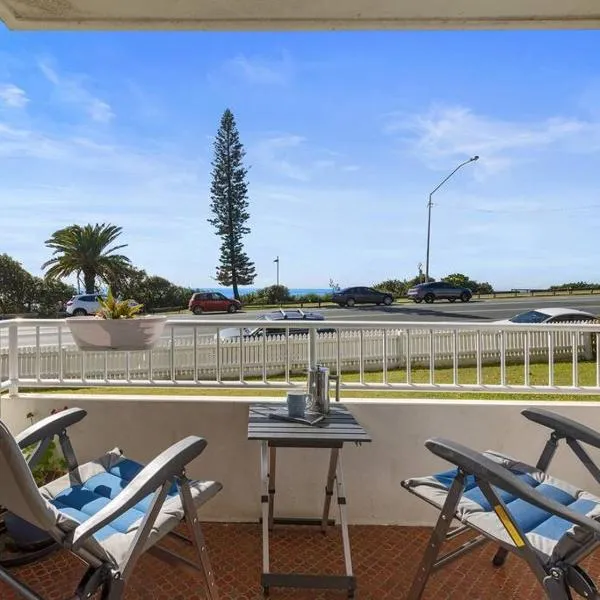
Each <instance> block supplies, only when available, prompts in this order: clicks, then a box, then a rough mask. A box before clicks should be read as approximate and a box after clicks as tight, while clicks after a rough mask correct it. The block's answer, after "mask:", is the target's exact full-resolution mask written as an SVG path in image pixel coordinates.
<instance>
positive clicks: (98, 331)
mask: <svg viewBox="0 0 600 600" xmlns="http://www.w3.org/2000/svg"><path fill="white" fill-rule="evenodd" d="M166 322H167V318H166V317H140V318H136V319H99V318H98V317H73V318H71V319H68V320H67V323H68V324H69V328H70V329H71V334H72V336H73V340H74V341H75V343H76V344H77V346H78V347H79V349H80V350H90V351H91V350H94V351H97V350H149V349H150V348H152V347H153V346H154V344H156V342H157V341H158V338H160V336H161V334H162V332H163V329H164V328H165V323H166Z"/></svg>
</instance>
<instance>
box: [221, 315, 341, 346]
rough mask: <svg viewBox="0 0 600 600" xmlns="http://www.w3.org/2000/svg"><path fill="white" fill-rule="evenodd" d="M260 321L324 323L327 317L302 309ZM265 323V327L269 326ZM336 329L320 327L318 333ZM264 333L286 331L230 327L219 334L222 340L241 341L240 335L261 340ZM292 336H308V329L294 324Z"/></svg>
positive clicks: (264, 317) (266, 316) (276, 333)
mask: <svg viewBox="0 0 600 600" xmlns="http://www.w3.org/2000/svg"><path fill="white" fill-rule="evenodd" d="M258 320H259V321H266V322H267V323H268V322H271V323H274V322H281V321H324V320H325V317H324V316H323V315H322V314H321V313H317V312H304V311H303V310H300V309H294V310H277V311H273V312H271V313H267V314H264V315H260V316H259V317H258ZM267 323H265V325H267ZM334 331H335V329H331V328H327V327H322V328H321V327H320V328H318V329H317V333H332V332H334ZM263 332H264V334H265V335H267V336H273V335H284V334H285V332H286V330H285V329H284V328H282V327H268V326H265V327H254V328H250V327H243V328H240V327H228V328H227V329H221V331H220V332H219V338H220V339H222V340H234V339H239V338H240V335H241V336H242V337H244V338H259V337H261V336H262V335H263ZM289 332H290V335H307V334H308V329H307V328H306V327H302V326H300V324H299V323H298V324H294V325H293V326H291V327H290V328H289Z"/></svg>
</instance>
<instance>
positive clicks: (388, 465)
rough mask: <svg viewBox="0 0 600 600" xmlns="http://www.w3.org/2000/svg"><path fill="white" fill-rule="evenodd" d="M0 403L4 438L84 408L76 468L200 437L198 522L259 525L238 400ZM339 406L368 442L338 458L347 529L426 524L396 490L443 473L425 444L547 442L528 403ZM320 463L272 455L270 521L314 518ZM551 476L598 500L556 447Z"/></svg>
mask: <svg viewBox="0 0 600 600" xmlns="http://www.w3.org/2000/svg"><path fill="white" fill-rule="evenodd" d="M1 398H2V399H1V409H2V413H1V415H2V419H3V420H4V421H5V422H6V423H7V424H8V426H9V427H10V428H11V429H12V430H13V431H14V432H18V431H20V430H22V429H23V428H25V427H26V426H27V425H28V421H27V419H26V414H27V413H28V412H30V411H31V412H33V413H35V415H36V417H42V416H45V415H47V414H49V412H50V410H51V409H53V408H62V407H64V406H69V407H73V406H80V407H83V408H85V409H86V410H87V411H88V413H89V414H88V417H87V418H86V419H85V420H84V421H83V422H82V423H80V424H78V425H76V426H75V427H74V428H73V429H72V432H71V435H72V440H73V442H74V445H75V448H76V450H77V452H78V455H79V457H80V460H90V459H93V458H94V457H96V456H98V455H100V454H102V453H103V452H104V451H106V450H108V449H111V448H113V447H115V446H118V447H120V448H122V449H123V450H124V451H125V452H126V455H127V456H129V457H131V458H134V459H138V460H141V461H148V460H150V459H151V458H152V457H154V456H155V455H156V454H158V453H159V452H160V451H161V450H163V449H164V448H166V447H168V446H169V445H170V444H172V443H173V442H175V441H177V440H179V439H181V438H183V437H185V436H187V435H190V434H197V435H201V436H204V437H206V439H207V440H208V447H207V449H206V451H205V452H204V454H203V455H202V456H201V457H200V458H199V459H198V460H197V461H196V462H195V463H194V464H193V465H192V467H191V468H190V474H191V476H193V477H202V478H214V479H218V480H220V481H222V482H223V484H224V490H223V492H222V493H221V494H220V495H219V496H218V497H217V498H216V499H215V500H214V501H211V502H210V503H208V505H207V506H206V507H205V508H204V509H203V512H202V516H203V518H205V519H208V520H216V521H256V520H257V519H258V518H259V514H260V504H259V499H260V481H259V477H260V475H259V443H258V442H249V441H247V439H246V428H247V415H248V405H249V400H248V398H245V399H242V398H240V399H230V398H227V399H224V398H222V397H221V398H198V397H181V396H180V397H172V398H171V397H153V398H148V397H144V396H137V397H132V396H129V397H107V398H89V397H88V398H81V397H79V398H77V397H72V396H71V397H67V396H63V395H56V396H54V397H51V396H45V397H42V396H34V395H27V394H25V395H22V396H21V397H19V398H18V399H9V398H8V396H7V395H4V396H2V397H1ZM347 404H348V406H349V407H350V408H351V410H352V412H353V413H354V414H355V415H356V417H357V418H358V420H359V421H360V423H361V424H362V425H364V426H365V427H366V429H367V430H368V431H369V433H370V434H371V436H372V437H373V443H371V444H365V445H363V446H362V447H355V446H354V445H347V446H346V448H345V450H344V453H343V465H344V472H345V478H346V488H347V494H348V502H349V505H348V510H349V516H350V520H351V522H352V523H357V524H379V525H388V524H396V525H421V524H431V523H433V520H434V519H435V516H436V513H435V511H434V510H432V509H430V508H429V507H427V506H426V505H425V504H424V503H423V502H421V501H418V500H417V499H415V498H413V497H412V496H411V495H410V494H408V493H407V492H406V491H404V490H403V489H402V488H401V487H400V481H401V480H402V479H404V478H407V477H410V476H418V475H426V474H431V473H434V472H437V471H439V470H444V469H446V468H448V467H449V465H448V464H446V463H444V462H443V461H441V460H439V459H437V458H436V457H435V456H433V455H432V454H430V453H429V451H428V450H426V449H425V447H424V442H425V440H426V439H428V438H429V437H435V436H439V437H446V438H449V439H453V440H456V441H460V442H461V443H463V444H464V445H467V446H470V447H473V448H475V449H479V450H485V449H495V450H499V451H501V452H505V453H507V454H511V455H513V456H516V457H518V458H520V459H521V460H524V461H528V462H530V463H535V462H536V461H537V458H538V456H539V454H540V453H541V450H542V447H543V445H544V443H545V440H546V437H547V436H548V435H549V431H547V430H545V429H543V428H542V427H540V426H538V425H536V424H534V423H531V422H530V421H528V420H527V419H525V418H524V417H522V416H521V415H520V411H521V410H522V409H523V408H524V407H526V406H531V403H529V404H527V403H516V402H509V401H506V402H477V401H450V400H444V401H421V400H404V401H401V400H391V401H379V400H374V399H365V400H350V401H348V402H347ZM550 408H551V409H552V410H556V411H557V412H560V413H562V414H565V415H567V416H569V417H571V418H573V419H576V420H578V421H581V422H584V423H586V424H587V425H589V426H590V427H593V428H596V429H600V404H599V403H595V402H573V403H552V405H551V407H550ZM592 456H594V457H597V456H596V455H595V454H593V453H592ZM327 460H328V456H327V451H323V450H298V449H281V450H279V452H278V471H277V500H276V511H277V513H278V514H284V515H285V516H318V515H319V514H320V510H321V503H322V499H323V487H324V478H325V473H326V468H327ZM551 472H552V473H553V474H554V475H556V476H558V477H561V478H564V479H566V480H568V481H570V482H571V483H574V484H577V485H581V486H583V487H585V488H586V489H588V490H589V491H591V492H595V493H598V494H600V485H598V484H597V483H596V482H595V481H593V480H592V478H591V477H590V476H589V475H588V474H587V472H586V471H585V469H584V468H583V467H582V466H581V465H580V464H579V463H578V461H577V460H576V459H575V458H574V457H573V456H572V454H571V451H570V450H569V449H568V448H567V447H566V446H564V445H561V449H560V451H559V452H558V454H557V456H556V457H555V459H554V462H553V464H552V467H551Z"/></svg>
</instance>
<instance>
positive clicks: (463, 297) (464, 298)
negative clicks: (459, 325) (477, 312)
mask: <svg viewBox="0 0 600 600" xmlns="http://www.w3.org/2000/svg"><path fill="white" fill-rule="evenodd" d="M470 299H471V294H468V293H467V292H463V293H462V294H461V295H460V301H461V302H468V301H469V300H470Z"/></svg>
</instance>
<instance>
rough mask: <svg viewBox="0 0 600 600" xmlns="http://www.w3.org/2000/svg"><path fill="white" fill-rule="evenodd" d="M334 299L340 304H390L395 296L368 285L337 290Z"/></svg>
mask: <svg viewBox="0 0 600 600" xmlns="http://www.w3.org/2000/svg"><path fill="white" fill-rule="evenodd" d="M332 299H333V301H334V302H335V303H336V304H339V305H340V306H354V305H355V304H377V306H379V305H380V304H385V305H386V306H389V305H390V304H392V302H393V301H394V297H393V296H392V295H391V294H389V293H387V292H380V291H379V290H374V289H373V288H368V287H350V288H346V289H343V290H340V291H339V292H335V294H333V297H332Z"/></svg>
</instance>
